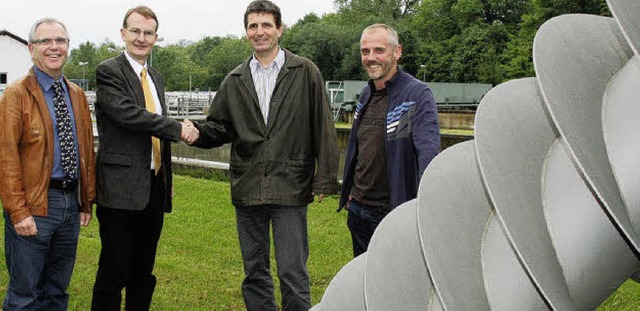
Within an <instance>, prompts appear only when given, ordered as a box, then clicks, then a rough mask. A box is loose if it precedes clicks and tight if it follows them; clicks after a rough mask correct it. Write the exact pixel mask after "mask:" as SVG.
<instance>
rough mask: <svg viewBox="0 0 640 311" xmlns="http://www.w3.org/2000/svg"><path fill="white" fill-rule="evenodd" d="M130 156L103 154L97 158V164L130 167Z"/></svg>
mask: <svg viewBox="0 0 640 311" xmlns="http://www.w3.org/2000/svg"><path fill="white" fill-rule="evenodd" d="M131 162H132V161H131V156H129V155H125V154H117V153H103V154H100V155H99V156H98V163H99V164H112V165H122V166H131Z"/></svg>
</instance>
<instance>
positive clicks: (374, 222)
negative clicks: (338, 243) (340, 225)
mask: <svg viewBox="0 0 640 311" xmlns="http://www.w3.org/2000/svg"><path fill="white" fill-rule="evenodd" d="M388 213H389V209H386V208H382V207H376V206H369V205H365V204H363V203H361V202H358V201H356V200H354V199H351V201H349V215H348V216H347V226H348V227H349V231H351V241H352V243H353V257H358V256H359V255H360V254H362V253H364V252H366V251H367V248H369V242H371V237H372V236H373V232H374V231H375V230H376V228H377V227H378V225H379V224H380V222H381V221H382V219H383V218H384V217H385V216H387V214H388Z"/></svg>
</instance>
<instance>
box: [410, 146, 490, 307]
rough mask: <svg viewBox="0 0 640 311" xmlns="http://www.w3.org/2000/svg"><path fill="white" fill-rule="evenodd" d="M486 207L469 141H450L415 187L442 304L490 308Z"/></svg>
mask: <svg viewBox="0 0 640 311" xmlns="http://www.w3.org/2000/svg"><path fill="white" fill-rule="evenodd" d="M490 212H491V208H490V206H489V203H488V201H487V198H486V195H485V193H484V189H483V188H482V182H481V181H480V175H479V174H478V171H477V163H476V159H475V152H474V146H473V142H472V141H468V142H463V143H459V144H456V145H454V146H452V147H449V148H448V149H446V150H444V151H443V152H442V153H441V154H440V155H438V156H437V157H436V158H435V159H434V160H433V161H432V162H431V163H430V164H429V167H428V168H427V170H426V172H425V174H424V176H423V178H422V179H421V181H420V189H419V191H418V211H417V213H418V227H419V232H420V241H421V244H422V248H423V252H424V257H425V259H426V261H427V264H428V267H429V273H430V274H431V277H432V281H433V283H434V286H435V288H436V292H437V294H438V296H439V297H440V298H441V299H442V301H441V302H442V307H443V309H445V310H489V302H488V301H487V297H486V292H485V290H484V283H483V279H482V267H481V261H480V251H481V248H482V233H483V232H484V226H485V224H486V221H487V219H488V217H489V214H490ZM460 297H465V298H464V299H460Z"/></svg>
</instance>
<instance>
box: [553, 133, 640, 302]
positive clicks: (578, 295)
mask: <svg viewBox="0 0 640 311" xmlns="http://www.w3.org/2000/svg"><path fill="white" fill-rule="evenodd" d="M563 147H564V146H563V143H562V139H558V140H557V142H556V143H555V144H554V145H553V147H552V148H551V150H550V151H549V154H548V155H547V159H546V160H545V165H544V170H543V177H542V179H541V181H542V187H543V188H542V200H543V204H544V211H545V218H546V219H547V226H548V227H549V233H550V234H551V240H552V241H553V245H554V246H555V249H556V253H557V255H558V261H559V262H560V265H561V266H562V272H563V276H564V279H565V280H566V283H567V286H568V288H569V291H570V293H571V297H573V299H574V301H575V303H576V308H577V309H578V310H594V309H595V308H597V307H598V306H599V305H600V304H601V303H602V301H604V300H605V299H606V298H607V297H608V296H609V295H610V294H611V293H612V292H613V291H614V290H615V289H616V288H617V287H618V286H620V284H622V283H623V282H624V281H625V280H626V279H627V278H628V277H629V274H630V273H631V272H633V271H635V270H636V269H637V268H634V267H636V266H637V261H636V258H635V256H634V255H633V253H632V252H631V250H630V249H629V247H627V245H626V243H625V242H624V240H623V239H622V237H621V236H620V235H619V234H618V232H617V231H616V230H615V228H614V226H613V225H612V224H611V222H610V221H608V219H607V216H606V215H605V213H603V212H602V209H601V208H600V206H599V205H598V203H597V201H596V200H595V198H594V197H593V195H592V194H591V192H589V189H588V188H587V186H586V185H585V183H584V182H582V179H581V178H580V175H579V174H578V172H577V171H576V169H575V167H574V166H573V164H572V163H571V160H570V159H569V156H568V155H567V152H566V150H565V148H563Z"/></svg>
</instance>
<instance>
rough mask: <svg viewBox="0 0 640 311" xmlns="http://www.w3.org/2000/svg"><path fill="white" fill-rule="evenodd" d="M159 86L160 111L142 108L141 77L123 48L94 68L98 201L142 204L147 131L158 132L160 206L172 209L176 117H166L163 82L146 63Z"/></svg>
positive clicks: (131, 206) (146, 185) (147, 177)
mask: <svg viewBox="0 0 640 311" xmlns="http://www.w3.org/2000/svg"><path fill="white" fill-rule="evenodd" d="M147 70H148V72H149V75H150V76H151V79H152V80H153V83H154V84H155V86H156V89H157V90H158V97H159V98H160V104H161V105H162V114H163V116H160V115H158V114H155V113H151V112H149V111H147V110H146V108H145V102H144V93H143V91H142V84H141V83H140V78H139V77H138V76H137V75H136V73H135V71H134V70H133V68H132V67H131V65H130V64H129V62H128V60H127V58H126V57H125V55H124V54H121V55H119V56H117V57H114V58H111V59H108V60H106V61H104V62H102V63H101V64H100V65H98V67H97V68H96V87H97V92H96V95H97V101H96V120H97V123H98V134H99V144H98V156H97V161H96V169H97V171H96V186H97V199H96V203H97V205H98V207H107V208H115V209H124V210H143V209H144V208H145V207H146V205H147V203H148V202H149V192H150V187H151V173H150V170H151V136H152V135H153V136H156V137H158V138H160V141H161V144H160V145H161V151H162V167H161V170H162V172H163V173H164V174H162V176H163V177H164V180H163V181H164V193H163V194H162V196H163V198H164V200H163V201H164V202H163V205H164V210H165V211H166V212H170V211H171V187H172V176H171V144H170V142H171V141H178V140H179V138H180V133H181V129H182V128H181V124H180V122H178V121H176V120H173V119H170V118H167V117H166V115H167V108H166V105H165V102H164V83H163V81H162V77H161V76H160V74H159V73H158V72H157V71H155V70H154V69H153V68H148V69H147Z"/></svg>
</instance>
